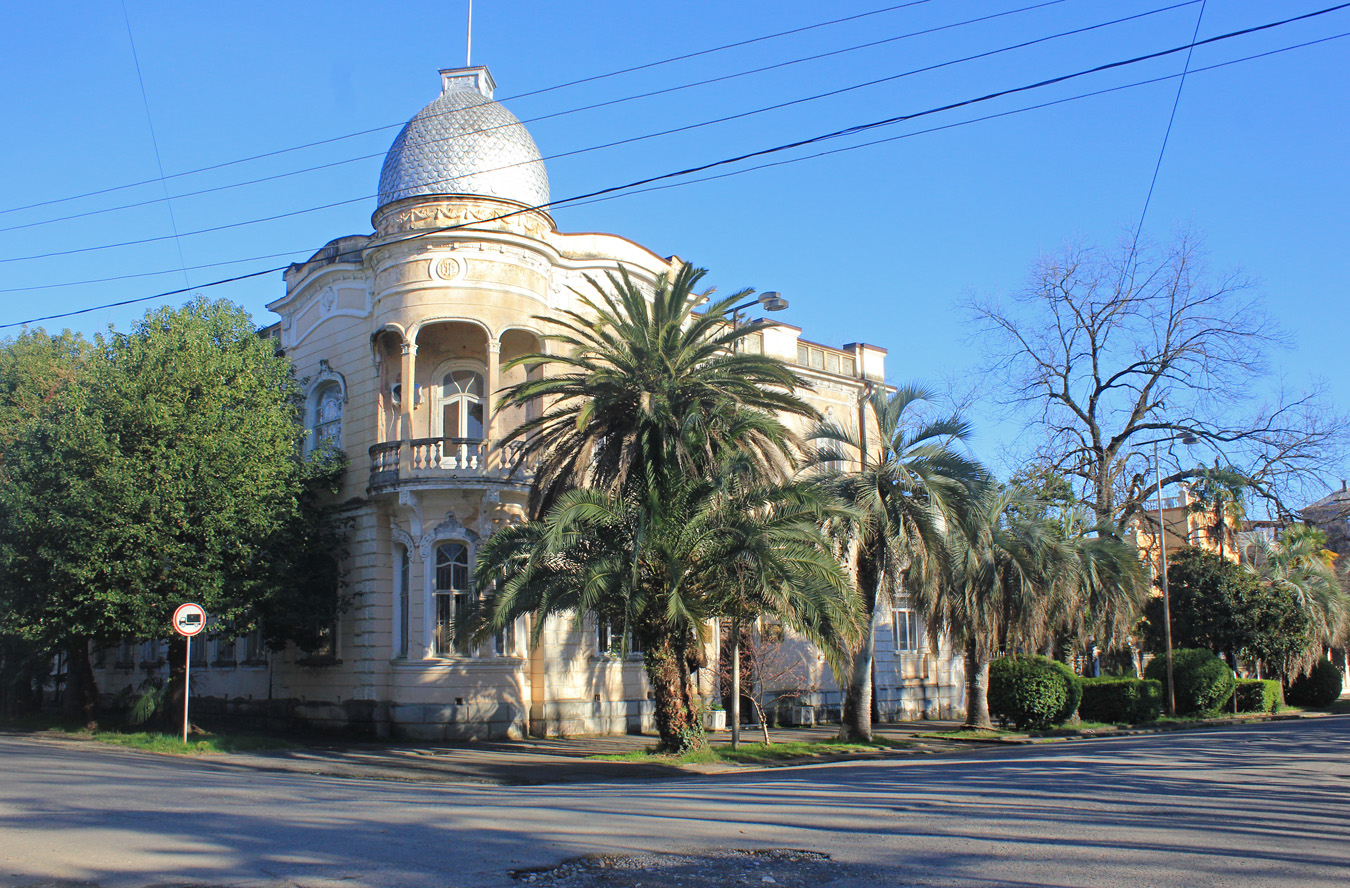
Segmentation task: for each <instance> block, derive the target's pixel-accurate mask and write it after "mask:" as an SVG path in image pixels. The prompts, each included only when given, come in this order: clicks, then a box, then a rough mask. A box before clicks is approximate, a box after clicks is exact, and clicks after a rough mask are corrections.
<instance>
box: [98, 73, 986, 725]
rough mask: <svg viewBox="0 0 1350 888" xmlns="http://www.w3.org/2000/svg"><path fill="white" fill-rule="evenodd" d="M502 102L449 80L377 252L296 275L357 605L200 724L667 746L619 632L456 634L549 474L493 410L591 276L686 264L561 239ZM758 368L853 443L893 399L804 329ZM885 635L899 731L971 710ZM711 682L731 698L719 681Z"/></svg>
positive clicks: (652, 273) (218, 704) (228, 674)
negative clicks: (600, 735)
mask: <svg viewBox="0 0 1350 888" xmlns="http://www.w3.org/2000/svg"><path fill="white" fill-rule="evenodd" d="M493 89H494V84H493V80H492V76H491V75H490V74H489V73H488V70H487V69H486V68H484V67H472V68H462V69H451V70H445V71H442V72H441V93H440V95H439V96H438V97H437V98H436V99H435V100H434V101H432V102H431V103H430V104H429V105H427V106H426V107H425V108H424V109H422V111H420V112H419V113H418V114H417V115H416V116H415V117H413V119H412V120H411V121H410V122H409V123H408V124H407V126H406V127H404V129H403V131H402V132H400V133H399V135H398V137H397V138H396V139H395V141H394V143H393V145H392V147H391V148H390V149H389V153H388V155H387V157H386V159H385V162H384V167H383V170H382V172H381V176H380V187H379V197H378V201H377V205H376V208H375V211H374V215H373V216H372V220H371V221H372V227H373V229H374V230H373V232H372V233H370V234H363V235H350V236H345V237H340V238H337V239H336V240H333V241H332V242H330V243H329V244H328V245H327V246H326V247H324V248H323V249H322V250H320V251H319V252H318V253H316V254H315V255H314V256H313V257H312V258H311V259H309V260H308V261H306V262H302V263H298V264H296V265H293V266H292V267H291V268H290V269H289V270H288V271H287V272H286V275H285V284H286V292H285V294H284V295H283V296H282V297H281V298H279V299H278V300H276V301H275V302H273V303H272V304H271V305H270V306H269V308H270V309H271V310H272V311H274V312H276V314H277V315H279V316H280V321H279V322H278V323H277V324H276V325H275V327H274V328H273V329H272V330H271V333H272V335H274V336H275V337H276V338H277V340H278V344H279V347H280V348H281V349H282V350H283V351H284V353H285V354H286V355H287V356H288V357H289V358H290V360H291V361H292V362H293V363H294V365H295V368H296V372H297V374H298V375H299V376H300V377H301V378H302V379H303V380H304V382H305V386H306V396H307V397H306V406H305V416H306V424H307V426H308V427H309V430H310V432H311V434H310V436H309V437H308V439H307V440H308V445H307V446H311V447H312V446H318V445H325V444H327V445H333V446H338V447H340V448H341V449H343V450H344V451H345V452H346V453H347V454H348V455H349V457H350V458H351V468H350V471H349V472H348V475H347V477H346V480H345V484H344V486H343V490H342V493H341V500H342V501H343V502H344V503H345V506H344V509H345V513H346V517H347V518H348V519H350V522H351V525H350V526H351V530H350V546H349V549H350V562H349V564H348V568H349V574H348V589H347V592H348V594H349V595H350V597H351V600H352V605H351V607H350V609H349V610H348V611H347V612H345V613H344V614H343V615H342V617H341V619H340V620H339V621H338V624H337V626H336V627H335V628H334V630H333V634H332V643H331V645H329V647H328V649H327V650H325V651H323V652H321V653H319V654H314V655H306V654H303V653H302V652H299V651H297V650H294V649H291V650H288V651H285V652H284V653H283V654H281V655H273V656H270V657H263V656H261V654H259V653H258V652H257V651H256V650H254V653H255V654H257V656H255V657H254V658H253V659H251V660H249V661H247V662H245V661H241V660H240V659H238V654H237V650H239V649H241V648H240V646H238V645H234V646H233V647H232V648H231V649H230V658H233V659H230V658H226V657H220V656H216V657H213V658H208V661H209V662H207V663H203V664H202V668H201V669H200V670H198V671H195V672H194V675H198V676H200V677H201V681H202V682H203V685H202V688H201V692H202V694H203V695H204V696H206V697H208V698H210V700H211V702H210V703H207V704H205V706H206V708H205V709H199V711H202V712H205V711H209V710H210V709H212V708H214V710H215V711H216V712H218V713H228V714H234V715H238V716H241V717H242V716H250V717H266V718H267V719H269V720H270V721H271V722H272V723H274V724H279V723H306V724H309V725H311V726H320V727H336V728H343V729H349V730H355V731H361V732H369V733H373V734H377V735H390V734H392V735H397V736H405V737H413V738H428V739H463V738H479V737H505V736H518V735H520V734H524V733H533V734H560V733H561V734H568V733H597V732H625V731H630V730H636V729H641V728H649V727H650V720H651V707H652V704H651V703H650V702H649V700H648V692H647V688H646V679H645V676H644V673H643V669H642V661H641V656H640V655H635V656H634V655H629V656H624V657H618V656H614V655H612V654H611V652H610V649H611V647H612V644H611V642H612V641H613V639H612V638H611V633H610V630H609V627H607V626H594V625H587V626H586V627H585V628H584V629H583V630H581V631H578V630H577V629H576V628H575V627H574V625H573V624H572V622H570V621H562V620H555V621H552V622H550V624H549V625H547V626H546V627H545V631H544V634H543V637H542V642H541V643H540V644H539V645H538V646H536V647H534V648H531V647H530V646H529V645H528V644H527V640H528V638H529V635H530V626H528V625H527V621H525V620H522V621H521V622H520V624H518V625H516V626H514V627H512V630H511V631H507V632H504V633H502V634H501V635H500V636H498V637H497V638H495V639H493V640H491V641H488V642H486V643H484V644H482V645H479V646H477V647H475V648H472V649H465V648H460V647H457V646H456V645H455V644H454V641H453V638H452V634H451V632H450V627H451V624H452V622H453V620H454V617H455V614H456V613H457V612H458V611H459V610H460V609H461V608H463V607H464V606H465V605H466V603H467V602H468V601H469V595H470V594H471V592H470V590H471V574H472V569H473V564H474V561H475V558H476V555H477V550H478V547H479V546H480V545H481V544H482V542H483V541H484V540H485V539H487V538H488V537H489V536H490V535H491V534H492V533H493V532H494V531H495V530H496V529H498V528H500V527H502V526H504V525H505V524H507V523H510V522H513V521H519V520H522V519H523V518H524V515H525V501H526V493H527V490H528V487H529V483H530V477H529V471H528V469H529V467H528V466H525V467H524V468H523V469H522V470H515V471H513V469H512V466H513V465H514V460H513V457H514V455H515V454H514V453H513V452H512V450H511V449H510V448H509V447H506V446H503V444H502V441H503V439H504V437H505V436H506V435H507V433H508V432H509V431H510V430H512V429H513V428H515V427H516V426H517V425H518V424H519V423H521V422H522V421H523V420H524V419H526V415H525V414H524V413H522V412H521V411H520V410H519V409H507V410H502V411H498V410H496V409H494V402H495V397H494V393H496V392H498V391H500V390H501V389H502V388H503V387H505V386H509V385H511V384H513V383H517V382H520V381H521V380H523V379H524V378H525V372H526V371H525V370H524V369H523V368H520V367H517V368H514V369H511V370H507V369H504V368H505V367H506V366H507V364H508V363H509V362H510V361H511V360H512V359H513V358H516V357H518V356H520V355H524V354H529V353H534V352H539V351H541V350H545V349H547V348H548V344H547V343H546V341H545V340H544V339H543V338H542V337H543V335H544V334H546V333H548V332H550V331H549V329H548V324H547V323H546V322H543V321H540V320H539V318H540V317H541V316H543V317H547V316H549V315H550V314H553V313H556V312H559V311H562V310H565V309H571V308H573V307H575V306H577V304H578V295H577V294H578V293H586V292H589V290H590V288H589V284H587V283H586V281H585V277H586V276H591V277H593V278H599V279H603V277H604V275H605V274H606V272H613V271H616V270H617V269H619V268H620V267H622V268H624V269H626V270H627V272H628V274H629V275H630V276H631V277H632V278H633V279H634V280H635V281H636V282H638V283H639V284H641V285H648V286H650V285H651V284H653V283H654V282H655V280H656V278H657V277H658V276H659V275H662V274H665V273H668V272H670V271H672V269H675V268H677V267H678V266H679V264H680V260H679V259H678V258H675V257H662V256H658V255H656V254H654V253H652V252H651V251H649V250H647V249H645V248H643V247H641V246H638V245H637V244H634V243H632V242H631V241H628V240H626V239H624V238H622V237H619V236H616V235H609V234H567V233H563V232H560V231H558V230H557V228H556V226H555V225H554V222H553V219H552V217H551V216H550V214H549V211H548V204H549V190H548V177H547V174H546V171H545V169H544V164H543V161H542V160H541V159H540V155H539V152H538V149H537V148H536V147H535V144H534V141H533V139H532V138H531V137H530V134H529V133H528V132H527V131H526V130H525V127H524V126H522V125H521V124H520V122H519V121H518V120H516V118H515V117H514V116H513V115H512V114H511V113H510V112H509V111H507V110H506V109H505V108H503V107H502V106H501V105H499V104H498V103H496V102H495V101H493V99H492V94H493ZM747 347H748V348H752V349H756V350H761V351H762V352H764V353H765V354H771V355H776V356H779V357H781V358H783V359H785V360H787V361H789V362H792V363H793V364H795V365H796V367H797V369H798V371H799V372H800V373H801V375H802V376H803V377H805V378H806V379H808V380H809V381H810V382H811V384H812V385H813V387H814V388H813V390H812V391H811V392H810V393H808V395H807V397H808V400H810V401H812V402H813V403H814V404H815V405H816V406H817V407H818V408H819V409H820V410H821V412H823V413H825V414H826V415H827V416H830V417H833V418H835V419H837V420H839V421H841V422H849V421H851V420H854V417H855V416H856V412H857V405H858V401H859V397H860V395H861V394H862V392H863V391H864V389H865V388H866V387H867V386H869V385H871V384H874V383H875V382H877V381H881V380H883V379H884V377H885V357H886V352H885V350H884V349H881V348H877V347H874V346H869V345H863V344H850V345H845V346H843V347H842V348H835V347H831V346H827V345H822V344H818V343H814V342H810V341H808V340H806V339H803V338H802V337H801V330H800V329H798V328H796V327H792V326H789V325H786V324H778V325H775V326H772V327H769V328H767V329H765V330H764V331H763V332H762V333H760V334H756V335H754V336H753V337H751V339H750V341H748V342H747ZM896 627H901V628H899V629H897V628H896ZM876 631H877V633H878V641H879V644H878V653H879V655H878V660H877V676H878V677H877V697H878V701H879V705H880V707H881V710H882V713H883V715H900V714H904V715H908V716H915V715H922V714H932V715H936V714H943V715H949V714H952V713H953V712H955V711H957V710H959V709H960V708H961V707H962V702H961V700H962V698H961V694H962V692H963V686H962V676H961V673H960V668H961V667H960V660H959V658H954V657H951V656H950V653H949V652H948V653H947V654H945V655H944V656H943V657H940V658H934V657H932V656H931V655H930V654H929V653H928V652H927V650H926V645H925V644H922V643H921V640H920V637H919V633H920V627H918V625H917V621H915V620H914V619H913V615H912V613H910V612H909V611H907V610H905V609H904V608H900V609H898V610H897V613H896V614H895V615H892V614H890V613H883V614H880V615H879V617H878V624H877V627H876ZM888 642H889V643H888ZM231 644H233V643H231ZM246 646H247V644H246V645H245V647H246ZM202 647H203V648H205V646H204V645H203V646H202ZM254 647H255V648H256V646H254ZM712 661H713V662H716V658H715V657H714V658H713V659H712ZM804 661H805V662H807V663H808V664H809V665H810V667H811V668H810V673H811V674H810V675H808V676H805V677H804V678H802V682H803V686H802V687H800V688H797V689H796V690H799V691H801V692H802V696H803V698H804V702H805V704H806V705H807V706H809V707H812V708H814V709H819V710H821V711H822V712H824V711H828V710H830V709H831V708H833V709H836V710H837V707H838V704H839V693H838V691H837V690H836V689H835V688H834V686H833V684H832V683H831V682H830V679H829V676H828V673H827V672H826V670H825V669H824V666H823V662H821V661H820V660H819V658H818V657H815V656H814V655H811V656H806V657H804ZM700 682H701V686H702V689H703V691H704V693H707V694H711V693H713V691H714V688H713V684H714V675H713V674H712V672H711V671H708V672H706V673H705V674H703V675H701V676H700ZM118 684H119V681H118V677H117V676H115V675H113V676H109V678H108V679H105V686H106V687H110V688H115V687H117V686H118Z"/></svg>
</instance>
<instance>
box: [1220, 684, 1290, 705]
mask: <svg viewBox="0 0 1350 888" xmlns="http://www.w3.org/2000/svg"><path fill="white" fill-rule="evenodd" d="M1236 693H1237V708H1238V712H1278V711H1279V709H1280V704H1282V703H1283V702H1284V693H1283V689H1282V688H1281V687H1280V683H1279V682H1278V681H1275V680H1273V679H1269V678H1267V679H1259V678H1240V679H1238V683H1237V691H1236ZM1232 705H1233V698H1232V697H1229V698H1228V703H1227V704H1225V706H1224V708H1225V709H1227V708H1229V707H1231V706H1232Z"/></svg>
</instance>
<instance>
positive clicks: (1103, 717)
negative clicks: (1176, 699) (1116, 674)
mask: <svg viewBox="0 0 1350 888" xmlns="http://www.w3.org/2000/svg"><path fill="white" fill-rule="evenodd" d="M1162 705H1163V684H1162V682H1160V681H1155V680H1153V679H1151V678H1085V679H1083V701H1082V702H1081V703H1079V704H1078V715H1079V716H1080V717H1081V718H1082V719H1083V720H1084V721H1096V722H1109V723H1113V724H1128V725H1137V724H1141V723H1143V722H1151V721H1156V720H1157V718H1158V715H1159V714H1160V713H1161V712H1162Z"/></svg>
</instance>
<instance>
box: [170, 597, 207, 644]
mask: <svg viewBox="0 0 1350 888" xmlns="http://www.w3.org/2000/svg"><path fill="white" fill-rule="evenodd" d="M205 628H206V611H205V610H203V609H202V606H201V605H200V604H180V605H179V606H178V610H176V611H174V612H173V631H175V632H177V633H178V634H179V635H186V636H187V637H188V638H191V637H192V636H194V635H196V634H197V633H198V632H201V631H202V630H203V629H205Z"/></svg>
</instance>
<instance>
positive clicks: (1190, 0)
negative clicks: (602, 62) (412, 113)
mask: <svg viewBox="0 0 1350 888" xmlns="http://www.w3.org/2000/svg"><path fill="white" fill-rule="evenodd" d="M1065 2H1068V0H1043V2H1040V3H1035V4H1032V5H1030V6H1022V7H1019V8H1017V9H1010V10H1005V11H1003V12H997V13H990V14H988V15H982V16H977V17H975V18H970V19H964V20H962V21H959V22H952V23H949V24H946V25H938V26H934V27H931V28H924V29H922V30H918V31H910V32H908V33H906V34H900V35H898V36H895V37H887V38H885V39H882V40H873V41H870V42H868V43H860V44H855V45H853V46H847V47H844V48H842V49H836V50H831V51H829V52H823V53H817V54H816V55H810V56H801V57H798V58H794V59H788V60H787V61H784V62H778V63H776V64H773V65H766V66H763V67H759V68H751V69H749V70H745V71H737V72H734V73H731V74H725V75H722V76H720V77H712V78H708V79H705V80H697V81H693V82H691V83H684V84H680V85H678V86H670V87H665V88H663V89H658V90H651V91H649V92H644V93H638V94H635V95H629V96H623V97H621V98H617V99H611V100H609V101H605V102H596V103H593V104H590V105H582V106H580V107H576V108H568V109H565V110H562V111H555V112H552V113H550V114H542V115H539V116H537V117H530V118H526V119H524V120H521V121H519V122H520V123H521V124H522V125H526V124H531V123H539V122H541V121H545V120H553V119H555V118H558V117H565V116H567V115H570V114H579V113H582V112H585V111H595V110H598V109H600V108H608V107H612V106H615V105H620V104H623V103H626V102H632V101H639V100H641V99H648V98H654V97H656V96H660V95H667V94H669V93H674V92H680V91H682V90H687V89H695V88H697V87H700V86H708V85H711V84H714V83H722V82H725V81H728V80H735V79H737V78H741V77H748V76H752V75H754V74H762V73H765V72H767V71H774V70H778V69H780V68H786V67H790V66H792V65H799V64H804V63H806V62H813V61H819V60H821V59H825V58H831V57H833V56H837V55H842V54H844V53H850V52H857V51H859V50H863V49H872V48H875V47H877V46H882V45H884V44H888V43H895V42H897V41H900V40H907V39H910V38H912V37H920V36H925V35H928V34H934V33H937V32H940V31H946V30H951V29H952V28H960V27H965V26H967V25H972V24H978V23H981V22H986V21H991V20H993V19H998V18H1004V17H1006V16H1009V15H1016V14H1020V13H1023V12H1031V11H1034V10H1037V9H1044V8H1046V7H1048V6H1055V5H1058V4H1060V3H1065ZM1199 2H1201V0H1182V2H1179V3H1175V4H1173V5H1171V6H1165V7H1162V8H1160V9H1154V10H1150V11H1148V12H1144V13H1139V14H1138V15H1134V16H1128V17H1126V18H1124V19H1115V20H1113V21H1111V22H1106V23H1103V24H1102V25H1097V26H1094V27H1106V26H1109V25H1112V24H1119V23H1120V22H1122V21H1128V20H1130V19H1134V18H1142V17H1144V16H1148V15H1156V14H1158V13H1162V12H1169V11H1171V10H1174V9H1179V8H1181V7H1184V6H1190V5H1192V4H1195V3H1199ZM1089 30H1090V29H1089ZM1074 33H1079V32H1078V31H1069V32H1064V34H1060V35H1053V36H1065V35H1067V34H1074ZM1046 39H1051V38H1046ZM1021 46H1022V45H1019V46H1017V47H1012V48H1014V49H1016V48H1021ZM968 60H969V59H958V60H957V61H958V62H960V61H968ZM923 70H929V69H920V71H916V72H909V73H921V71H923ZM605 76H608V75H605ZM900 76H907V75H900ZM863 85H864V86H867V85H872V84H863ZM545 91H547V90H545ZM827 95H828V94H827ZM504 101H509V100H504ZM769 110H773V109H772V108H771V109H769ZM462 113H463V109H458V108H455V109H450V110H447V111H442V112H439V113H437V114H432V115H428V116H427V117H426V118H424V120H430V119H435V118H438V117H446V116H451V115H456V114H462ZM714 122H719V121H714ZM401 125H402V124H400V126H401ZM509 126H514V124H510V123H506V124H497V125H496V126H491V127H485V128H483V129H478V130H472V131H470V132H466V133H459V134H456V135H454V136H450V137H447V139H437V140H433V141H432V142H431V143H430V144H436V143H437V142H442V141H447V140H452V139H461V138H467V137H468V136H475V135H481V134H483V133H488V132H492V131H493V130H497V129H502V128H503V127H509ZM388 128H389V127H384V129H388ZM369 132H372V131H366V132H364V133H361V135H365V134H367V133H369ZM657 135H664V133H662V134H657ZM611 144H626V142H617V143H611ZM598 147H600V148H604V147H610V146H609V145H604V146H598ZM587 150H596V149H587ZM386 153H387V149H385V150H381V151H378V152H375V153H372V154H362V155H358V156H356V157H349V158H345V159H343V160H336V161H331V162H329V163H322V164H316V165H314V166H309V167H302V168H301V169H298V170H290V171H287V172H283V173H274V174H272V175H269V176H261V177H258V178H255V179H248V180H245V181H243V182H233V183H229V184H226V185H217V186H214V187H211V188H202V189H198V190H197V191H186V192H183V193H181V194H176V195H174V196H173V199H175V200H181V199H182V198H187V197H200V196H201V195H204V194H215V193H218V192H221V191H229V190H231V189H234V188H244V187H247V186H250V185H259V184H262V183H264V182H273V181H277V180H279V179H286V178H290V177H292V176H300V175H304V174H306V173H313V172H318V171H320V170H327V169H333V168H334V167H339V166H345V165H347V164H351V163H360V162H361V161H365V160H374V159H375V158H378V157H383V156H385V154H386ZM558 156H568V155H558ZM544 159H545V160H549V159H552V158H544ZM212 169H214V168H212ZM179 175H189V174H187V173H183V174H179ZM140 184H145V183H140ZM128 187H130V186H128ZM168 199H169V197H168V195H167V193H166V196H165V197H163V198H160V197H154V198H148V199H146V200H140V201H135V202H132V203H126V204H119V205H117V206H113V207H104V208H103V209H98V210H88V211H84V212H79V213H71V214H69V215H66V216H57V217H55V218H51V219H42V220H37V221H34V222H24V223H20V224H18V225H10V226H8V227H5V228H0V233H3V232H8V231H19V230H23V229H28V228H37V227H40V226H43V225H52V224H56V223H58V222H69V221H71V220H73V219H84V218H89V217H92V216H100V215H106V214H107V213H115V212H120V211H122V210H129V209H135V208H137V207H144V206H149V205H150V204H154V203H159V202H160V201H162V200H168ZM34 206H36V205H34ZM7 212H11V211H9V210H3V211H0V215H3V214H4V213H7Z"/></svg>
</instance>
